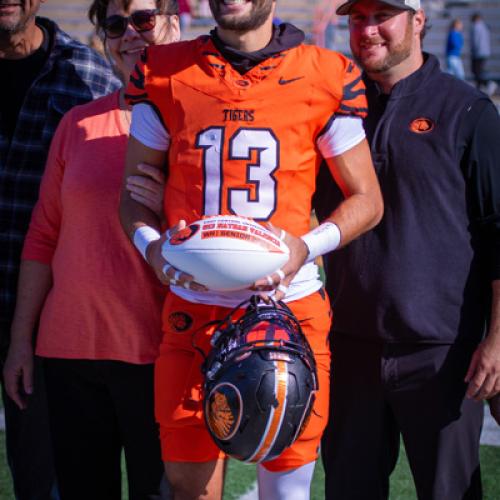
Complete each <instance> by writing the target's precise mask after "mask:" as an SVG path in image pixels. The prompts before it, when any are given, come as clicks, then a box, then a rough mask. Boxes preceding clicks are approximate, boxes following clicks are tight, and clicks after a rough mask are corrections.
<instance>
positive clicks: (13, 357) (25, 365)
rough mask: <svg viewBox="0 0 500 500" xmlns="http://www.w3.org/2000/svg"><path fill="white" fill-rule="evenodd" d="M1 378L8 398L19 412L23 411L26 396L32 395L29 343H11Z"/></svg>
mask: <svg viewBox="0 0 500 500" xmlns="http://www.w3.org/2000/svg"><path fill="white" fill-rule="evenodd" d="M3 378H4V386H5V390H6V392H7V394H8V395H9V397H10V398H11V399H12V400H13V401H14V402H15V403H16V404H17V406H19V408H20V409H21V410H25V409H26V407H27V405H28V396H29V395H30V394H32V393H33V347H32V345H31V342H30V341H29V342H26V341H23V342H21V341H19V342H17V341H15V340H14V339H13V340H12V341H11V343H10V346H9V351H8V353H7V359H6V360H5V364H4V367H3Z"/></svg>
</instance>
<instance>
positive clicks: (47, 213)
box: [22, 93, 164, 364]
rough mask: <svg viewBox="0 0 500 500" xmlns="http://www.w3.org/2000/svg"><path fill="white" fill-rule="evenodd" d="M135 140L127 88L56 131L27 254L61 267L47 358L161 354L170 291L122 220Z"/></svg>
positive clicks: (145, 359) (41, 351)
mask: <svg viewBox="0 0 500 500" xmlns="http://www.w3.org/2000/svg"><path fill="white" fill-rule="evenodd" d="M127 138H128V124H127V123H126V122H125V121H124V117H123V115H122V114H121V112H120V109H119V101H118V93H113V94H110V95H109V96H106V97H103V98H101V99H98V100H96V101H93V102H91V103H88V104H85V105H82V106H76V107H75V108H73V109H72V110H71V111H70V112H68V113H67V114H66V115H65V116H64V117H63V119H62V121H61V123H60V125H59V127H58V129H57V132H56V134H55V136H54V139H53V141H52V144H51V147H50V152H49V156H48V160H47V166H46V171H45V174H44V176H43V180H42V184H41V188H40V199H39V201H38V203H37V205H36V207H35V210H34V212H33V216H32V219H31V224H30V228H29V231H28V234H27V236H26V241H25V244H24V249H23V254H22V259H23V260H34V261H38V262H41V263H44V264H48V265H50V266H51V267H52V273H53V286H52V289H51V290H50V292H49V294H48V296H47V299H46V302H45V305H44V308H43V311H42V315H41V319H40V328H39V334H38V339H37V345H36V354H37V355H39V356H43V357H53V358H69V359H93V360H98V359H105V360H119V361H126V362H130V363H138V364H143V363H151V362H153V361H154V360H155V358H156V355H157V350H158V345H159V342H160V338H161V324H160V317H161V304H162V302H163V297H164V289H162V287H161V285H160V284H159V282H158V280H157V279H156V277H155V275H154V274H153V271H152V270H151V269H150V267H149V266H148V265H147V264H146V262H144V260H143V258H142V257H141V255H140V254H139V252H137V250H135V248H134V247H133V245H131V243H130V241H129V240H128V239H127V237H126V236H125V233H124V232H123V229H122V227H121V225H120V221H119V218H118V204H119V197H120V187H121V182H122V177H123V170H124V164H125V151H126V145H127Z"/></svg>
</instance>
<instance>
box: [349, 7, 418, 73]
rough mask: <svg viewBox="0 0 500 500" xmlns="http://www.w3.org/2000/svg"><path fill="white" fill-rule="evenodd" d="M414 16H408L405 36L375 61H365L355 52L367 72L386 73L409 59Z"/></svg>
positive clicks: (358, 61)
mask: <svg viewBox="0 0 500 500" xmlns="http://www.w3.org/2000/svg"><path fill="white" fill-rule="evenodd" d="M411 26H412V18H411V16H408V24H407V26H406V31H405V36H404V38H403V40H402V41H401V42H400V43H398V44H397V45H395V46H394V47H391V48H390V50H389V49H388V53H387V55H386V56H385V57H384V58H383V59H381V60H377V61H376V62H374V63H364V62H363V60H362V58H361V57H359V56H358V55H357V54H355V53H354V51H352V52H353V57H354V59H355V60H356V62H357V63H358V64H359V65H360V66H361V67H362V68H363V70H364V71H366V72H367V73H385V72H386V71H388V70H390V69H391V68H393V67H394V66H397V65H398V64H401V63H402V62H403V61H404V60H406V59H408V57H410V55H411V49H412V40H413V32H412V29H411Z"/></svg>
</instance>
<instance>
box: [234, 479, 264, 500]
mask: <svg viewBox="0 0 500 500" xmlns="http://www.w3.org/2000/svg"><path fill="white" fill-rule="evenodd" d="M251 488H252V489H251V490H250V491H247V492H246V493H245V494H244V495H242V496H241V497H239V498H238V500H259V491H258V489H257V483H253V484H252V486H251Z"/></svg>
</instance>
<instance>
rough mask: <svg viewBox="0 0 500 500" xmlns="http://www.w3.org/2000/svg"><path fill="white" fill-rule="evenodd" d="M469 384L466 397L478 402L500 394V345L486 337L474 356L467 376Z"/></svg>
mask: <svg viewBox="0 0 500 500" xmlns="http://www.w3.org/2000/svg"><path fill="white" fill-rule="evenodd" d="M465 382H466V383H468V384H469V386H468V388H467V393H466V396H467V397H468V398H469V399H475V400H477V401H479V400H481V399H489V398H492V397H493V396H495V395H496V394H497V393H499V392H500V345H497V342H495V341H493V340H490V339H489V338H488V337H486V339H485V340H483V341H482V342H481V343H480V344H479V345H478V347H477V348H476V350H475V351H474V354H473V355H472V360H471V362H470V364H469V369H468V370H467V374H466V376H465Z"/></svg>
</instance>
